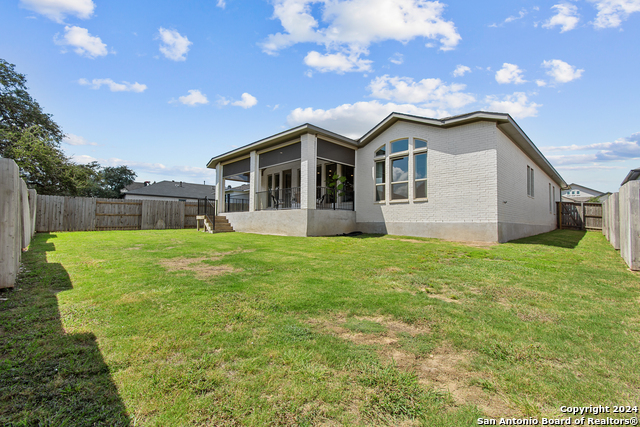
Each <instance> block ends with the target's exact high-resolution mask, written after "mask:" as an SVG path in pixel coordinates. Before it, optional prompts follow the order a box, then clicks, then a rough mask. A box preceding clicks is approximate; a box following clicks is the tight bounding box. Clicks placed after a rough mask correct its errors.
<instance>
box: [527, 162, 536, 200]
mask: <svg viewBox="0 0 640 427" xmlns="http://www.w3.org/2000/svg"><path fill="white" fill-rule="evenodd" d="M527 196H529V197H531V198H534V197H535V183H534V173H533V168H532V167H531V166H529V165H527Z"/></svg>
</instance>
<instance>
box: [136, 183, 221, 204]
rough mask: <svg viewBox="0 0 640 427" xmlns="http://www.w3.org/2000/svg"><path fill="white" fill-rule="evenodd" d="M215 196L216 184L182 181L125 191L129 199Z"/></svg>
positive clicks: (190, 198) (192, 198)
mask: <svg viewBox="0 0 640 427" xmlns="http://www.w3.org/2000/svg"><path fill="white" fill-rule="evenodd" d="M205 197H207V198H209V199H214V198H215V186H213V185H204V184H190V183H188V182H182V181H160V182H157V183H153V184H150V185H147V186H145V187H142V188H138V189H136V190H130V191H127V192H126V193H124V198H125V199H127V200H130V199H133V200H180V201H185V202H195V201H197V200H198V199H204V198H205Z"/></svg>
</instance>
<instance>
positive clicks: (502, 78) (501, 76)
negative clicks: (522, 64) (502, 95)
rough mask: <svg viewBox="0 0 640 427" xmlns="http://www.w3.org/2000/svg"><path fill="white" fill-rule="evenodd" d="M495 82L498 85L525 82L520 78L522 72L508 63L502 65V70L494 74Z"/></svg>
mask: <svg viewBox="0 0 640 427" xmlns="http://www.w3.org/2000/svg"><path fill="white" fill-rule="evenodd" d="M496 81H497V82H498V83H500V84H506V83H515V84H522V83H526V80H525V79H523V78H522V70H521V69H520V68H519V67H518V66H517V65H515V64H509V63H508V62H505V63H504V64H502V68H501V69H500V70H498V71H497V72H496Z"/></svg>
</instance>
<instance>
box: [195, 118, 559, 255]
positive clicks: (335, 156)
mask: <svg viewBox="0 0 640 427" xmlns="http://www.w3.org/2000/svg"><path fill="white" fill-rule="evenodd" d="M207 167H209V168H215V169H216V176H217V178H216V179H217V184H218V185H217V187H216V188H217V189H218V190H217V197H216V198H217V199H218V200H220V199H222V197H223V196H224V190H223V189H224V188H225V183H226V181H227V180H231V181H243V182H248V183H249V194H250V197H249V206H248V207H247V209H246V211H245V212H227V213H224V215H225V216H226V217H227V219H228V220H229V222H230V223H231V225H232V226H233V228H234V229H235V230H236V231H245V232H252V233H265V234H283V235H295V236H321V235H335V234H340V233H348V232H352V231H362V232H365V233H383V234H396V235H406V236H422V237H436V238H443V239H450V240H477V241H489V242H505V241H508V240H512V239H517V238H521V237H525V236H531V235H534V234H539V233H544V232H547V231H551V230H553V229H555V228H556V212H555V210H556V203H555V202H556V201H557V200H559V199H560V190H561V189H565V188H567V184H566V182H565V181H564V180H563V179H562V177H561V176H560V175H559V174H558V172H557V171H556V170H555V169H554V168H553V167H552V166H551V164H550V163H549V162H548V161H547V159H546V158H545V157H544V156H543V155H542V153H541V152H540V151H539V150H538V149H537V148H536V146H535V145H534V144H533V142H531V140H530V139H529V138H528V137H527V135H526V134H525V133H524V132H523V131H522V130H521V129H520V127H519V126H518V125H517V124H516V122H515V121H514V120H513V119H512V118H511V116H509V115H508V114H502V113H487V112H475V113H470V114H465V115H459V116H454V117H449V118H446V119H441V120H437V119H429V118H425V117H416V116H411V115H407V114H400V113H392V114H390V115H389V116H388V117H387V118H385V119H384V120H383V121H381V122H380V123H379V124H378V125H376V126H375V127H374V128H373V129H371V130H370V131H369V132H367V133H366V134H365V135H364V136H362V137H361V138H360V139H357V140H354V139H351V138H347V137H345V136H342V135H339V134H337V133H334V132H330V131H327V130H325V129H321V128H319V127H317V126H314V125H311V124H304V125H301V126H298V127H295V128H293V129H289V130H286V131H284V132H281V133H278V134H276V135H272V136H270V137H267V138H264V139H262V140H259V141H256V142H253V143H251V144H248V145H245V146H243V147H240V148H237V149H234V150H233V151H230V152H228V153H225V154H221V155H218V156H216V157H214V158H212V159H211V160H210V161H209V163H208V164H207ZM335 174H337V175H338V176H341V177H344V178H343V180H344V183H343V185H344V189H343V190H342V191H339V192H338V194H335V192H334V190H333V189H332V187H331V177H333V176H334V175H335ZM220 208H221V212H224V207H223V206H222V205H221V206H220Z"/></svg>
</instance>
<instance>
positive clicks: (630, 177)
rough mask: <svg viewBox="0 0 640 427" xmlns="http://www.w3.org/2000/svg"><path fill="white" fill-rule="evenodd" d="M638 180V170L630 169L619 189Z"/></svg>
mask: <svg viewBox="0 0 640 427" xmlns="http://www.w3.org/2000/svg"><path fill="white" fill-rule="evenodd" d="M638 180H640V168H638V169H631V170H630V171H629V173H628V174H627V176H626V177H625V178H624V181H622V184H620V187H622V186H623V185H625V184H626V183H627V182H629V181H638Z"/></svg>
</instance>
